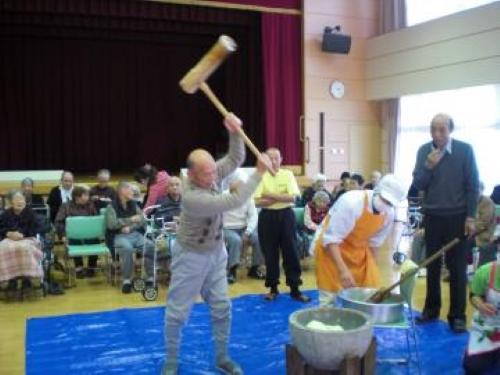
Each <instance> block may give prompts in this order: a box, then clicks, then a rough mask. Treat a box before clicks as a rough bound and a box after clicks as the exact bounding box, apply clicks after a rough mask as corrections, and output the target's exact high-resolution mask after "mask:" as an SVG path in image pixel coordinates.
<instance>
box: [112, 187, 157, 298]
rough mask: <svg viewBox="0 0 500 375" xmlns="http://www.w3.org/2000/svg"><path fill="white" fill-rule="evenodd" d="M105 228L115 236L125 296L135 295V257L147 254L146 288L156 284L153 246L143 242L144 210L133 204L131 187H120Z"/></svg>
mask: <svg viewBox="0 0 500 375" xmlns="http://www.w3.org/2000/svg"><path fill="white" fill-rule="evenodd" d="M106 225H107V228H108V230H109V231H111V232H112V233H113V234H114V246H115V249H116V251H117V252H118V255H119V256H120V267H121V273H122V293H124V294H128V293H130V292H132V276H133V274H134V253H135V252H136V251H140V252H142V251H143V249H144V250H145V251H144V254H143V255H144V257H145V259H144V266H145V269H146V275H147V279H146V286H149V285H152V284H153V259H154V251H155V250H154V244H153V242H152V241H150V240H148V239H145V238H144V233H143V230H144V226H145V220H144V217H143V214H142V211H141V209H140V208H139V206H138V204H137V202H136V201H135V200H134V190H133V186H132V184H130V183H129V182H126V181H122V182H120V183H119V184H118V187H117V198H116V199H115V200H114V201H113V202H112V203H111V204H110V205H109V206H108V209H107V210H106Z"/></svg>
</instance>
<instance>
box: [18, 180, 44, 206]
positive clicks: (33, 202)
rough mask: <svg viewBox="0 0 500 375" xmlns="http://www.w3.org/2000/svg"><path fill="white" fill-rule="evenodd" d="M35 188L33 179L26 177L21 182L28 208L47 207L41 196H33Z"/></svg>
mask: <svg viewBox="0 0 500 375" xmlns="http://www.w3.org/2000/svg"><path fill="white" fill-rule="evenodd" d="M33 187H34V182H33V180H32V179H31V178H29V177H26V178H25V179H23V180H22V181H21V190H22V192H23V194H24V197H25V198H26V206H28V207H33V206H38V207H40V206H43V205H45V202H44V200H43V198H42V196H41V195H39V194H33Z"/></svg>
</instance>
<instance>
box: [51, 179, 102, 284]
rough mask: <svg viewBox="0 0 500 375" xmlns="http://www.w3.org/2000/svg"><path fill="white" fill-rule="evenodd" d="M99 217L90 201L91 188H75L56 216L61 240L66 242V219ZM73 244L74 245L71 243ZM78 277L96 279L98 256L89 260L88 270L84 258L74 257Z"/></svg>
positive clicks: (96, 241)
mask: <svg viewBox="0 0 500 375" xmlns="http://www.w3.org/2000/svg"><path fill="white" fill-rule="evenodd" d="M93 215H97V211H96V209H95V207H94V204H93V203H92V202H91V201H90V195H89V188H88V187H86V186H81V185H80V186H75V187H74V188H73V191H72V192H71V201H69V202H66V203H63V205H62V206H61V207H60V208H59V211H58V212H57V215H56V220H55V226H56V232H57V235H58V236H59V238H62V239H63V241H65V242H66V231H65V229H66V218H68V217H70V216H93ZM98 242H99V240H98V239H96V240H95V241H86V243H88V244H90V243H98ZM70 244H72V243H70ZM73 262H74V263H75V271H76V277H77V278H79V279H81V278H84V277H94V275H95V268H96V266H97V256H96V255H91V256H89V259H88V267H87V270H85V269H84V268H83V259H82V257H74V258H73Z"/></svg>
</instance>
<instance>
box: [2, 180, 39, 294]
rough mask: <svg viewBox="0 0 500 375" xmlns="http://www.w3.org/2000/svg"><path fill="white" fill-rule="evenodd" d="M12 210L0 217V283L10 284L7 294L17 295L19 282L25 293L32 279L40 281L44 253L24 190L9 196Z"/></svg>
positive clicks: (36, 221)
mask: <svg viewBox="0 0 500 375" xmlns="http://www.w3.org/2000/svg"><path fill="white" fill-rule="evenodd" d="M7 199H8V201H9V203H10V207H9V208H8V209H7V210H5V211H4V212H3V213H2V214H1V215H0V240H1V241H0V282H4V281H8V286H7V295H8V296H9V297H10V296H13V295H14V294H16V293H17V287H18V285H17V284H18V279H21V285H22V289H23V291H25V290H27V289H31V287H32V284H31V280H30V278H41V277H42V276H43V270H42V266H41V260H42V256H43V253H42V251H41V247H40V242H39V241H38V240H37V239H36V235H37V233H39V231H40V230H41V228H40V223H39V220H37V217H36V215H35V214H34V212H33V211H32V210H31V208H29V207H26V198H25V197H24V195H23V193H22V191H21V190H13V191H11V192H10V193H9V194H8V198H7Z"/></svg>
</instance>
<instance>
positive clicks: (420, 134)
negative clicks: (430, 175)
mask: <svg viewBox="0 0 500 375" xmlns="http://www.w3.org/2000/svg"><path fill="white" fill-rule="evenodd" d="M400 104H401V111H400V113H401V129H400V134H399V136H398V140H397V149H396V165H395V173H396V175H398V176H399V177H401V178H402V179H403V180H404V181H405V182H406V183H407V184H408V185H409V184H410V183H411V179H412V172H413V168H414V167H415V160H416V155H417V150H418V148H419V147H420V146H421V145H422V144H424V143H426V142H429V141H430V140H431V136H430V121H431V119H432V117H433V116H434V115H435V114H437V113H440V112H444V113H447V114H449V115H450V116H451V117H452V118H453V120H454V122H455V131H454V132H453V133H452V137H453V138H455V139H458V140H461V141H464V142H467V143H470V144H471V145H472V146H473V148H474V153H475V156H476V163H477V166H478V169H479V178H480V179H481V181H483V182H484V184H485V194H487V195H490V194H491V191H492V190H493V187H494V186H495V185H497V184H500V168H499V166H498V162H499V160H500V85H488V86H477V87H468V88H463V89H459V90H447V91H438V92H433V93H428V94H421V95H412V96H404V97H402V98H401V102H400Z"/></svg>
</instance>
